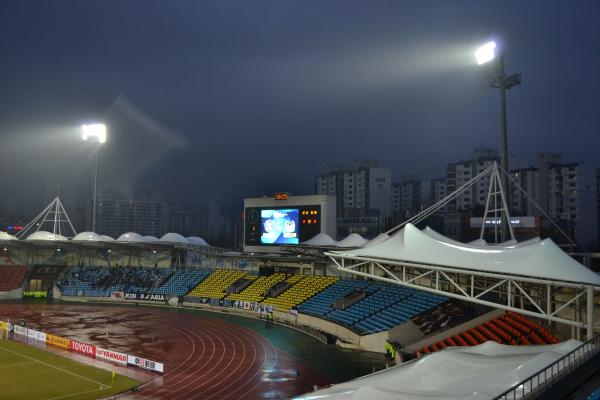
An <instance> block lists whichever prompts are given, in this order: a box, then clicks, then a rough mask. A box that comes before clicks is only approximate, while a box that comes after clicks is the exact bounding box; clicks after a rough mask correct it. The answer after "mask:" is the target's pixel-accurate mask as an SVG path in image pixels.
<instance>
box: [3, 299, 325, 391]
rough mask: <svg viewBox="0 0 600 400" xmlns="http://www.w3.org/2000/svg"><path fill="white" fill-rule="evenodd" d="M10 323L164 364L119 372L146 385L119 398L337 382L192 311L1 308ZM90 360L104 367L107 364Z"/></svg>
mask: <svg viewBox="0 0 600 400" xmlns="http://www.w3.org/2000/svg"><path fill="white" fill-rule="evenodd" d="M7 318H10V319H11V321H13V322H15V321H16V322H18V321H19V320H25V321H26V322H27V323H28V325H35V326H36V327H39V328H41V329H43V330H44V331H46V332H49V333H53V334H56V335H60V336H64V337H69V338H72V339H77V340H79V341H82V342H88V343H91V344H95V345H99V346H102V347H107V348H110V349H113V350H117V351H122V352H125V353H129V354H135V355H138V356H142V357H145V358H149V359H152V360H155V361H160V362H164V364H165V374H164V375H157V374H150V373H146V372H142V371H140V370H139V369H137V368H133V367H129V368H118V370H117V371H118V372H119V373H125V374H127V375H129V376H132V377H134V378H137V379H140V380H142V381H145V383H144V384H143V385H142V386H141V387H140V388H139V389H138V390H137V391H136V392H132V393H128V394H124V395H121V396H119V397H118V398H119V399H287V398H290V397H292V396H295V395H298V394H301V393H305V392H308V391H311V390H312V388H313V385H319V386H322V385H326V384H330V383H333V380H332V378H330V377H328V376H327V375H325V374H323V373H321V372H319V371H317V370H316V369H314V368H313V367H311V366H309V365H307V364H306V363H304V362H302V361H299V360H297V359H295V358H294V357H292V356H291V355H290V354H288V353H286V352H284V351H282V350H280V349H278V348H277V347H275V346H274V345H273V344H272V343H271V341H269V340H268V339H267V338H266V337H264V336H263V335H261V334H259V333H258V332H256V331H255V330H253V329H249V328H247V327H245V326H242V325H239V324H236V323H233V322H230V321H225V320H222V319H217V318H211V317H209V316H204V315H198V314H195V313H190V312H172V311H166V310H162V309H158V308H156V309H154V308H151V307H135V306H132V307H115V306H105V305H70V304H64V305H63V304H3V303H0V319H4V320H5V319H7ZM55 351H56V352H57V353H59V354H63V355H68V354H70V353H68V352H65V351H60V350H55ZM72 357H74V358H77V359H83V358H84V357H82V356H75V355H73V356H72ZM85 361H86V362H87V363H94V364H95V365H98V366H103V367H105V368H106V365H108V364H105V363H102V362H98V361H95V360H91V359H87V360H85ZM102 364H104V365H102ZM110 368H111V369H113V367H112V366H110Z"/></svg>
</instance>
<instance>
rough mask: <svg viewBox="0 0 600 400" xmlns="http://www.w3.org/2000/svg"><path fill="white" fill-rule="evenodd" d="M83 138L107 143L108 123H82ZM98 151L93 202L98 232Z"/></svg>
mask: <svg viewBox="0 0 600 400" xmlns="http://www.w3.org/2000/svg"><path fill="white" fill-rule="evenodd" d="M81 131H82V133H81V138H82V139H83V140H88V139H89V138H96V139H98V143H100V144H102V143H106V125H104V124H86V125H81ZM98 151H99V146H98V148H97V149H96V168H95V170H94V201H93V203H92V207H93V210H92V232H96V197H97V196H96V190H97V186H98Z"/></svg>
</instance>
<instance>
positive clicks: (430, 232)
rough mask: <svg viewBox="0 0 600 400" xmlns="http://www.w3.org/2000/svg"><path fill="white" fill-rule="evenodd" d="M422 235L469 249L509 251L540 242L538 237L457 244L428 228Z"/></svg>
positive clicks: (481, 240)
mask: <svg viewBox="0 0 600 400" xmlns="http://www.w3.org/2000/svg"><path fill="white" fill-rule="evenodd" d="M423 233H425V234H426V235H427V236H431V237H432V238H434V239H436V240H439V241H441V242H446V243H451V244H456V245H460V246H471V247H486V248H499V249H511V248H514V247H522V246H529V245H530V244H533V243H537V242H539V241H540V238H539V237H534V238H532V239H529V240H524V241H522V242H517V241H516V240H515V239H510V240H507V241H505V242H502V243H487V242H486V241H485V240H484V239H476V240H473V241H471V242H468V243H462V242H458V241H456V240H454V239H450V238H449V237H447V236H444V235H442V234H441V233H439V232H437V231H435V230H433V229H431V228H430V227H428V226H427V227H425V229H423Z"/></svg>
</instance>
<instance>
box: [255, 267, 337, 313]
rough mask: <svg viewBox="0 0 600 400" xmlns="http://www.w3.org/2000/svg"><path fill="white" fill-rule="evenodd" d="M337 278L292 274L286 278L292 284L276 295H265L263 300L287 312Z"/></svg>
mask: <svg viewBox="0 0 600 400" xmlns="http://www.w3.org/2000/svg"><path fill="white" fill-rule="evenodd" d="M338 279H339V278H337V277H333V276H302V275H293V276H292V277H290V278H288V279H286V282H288V283H290V284H292V286H291V287H290V288H289V289H287V290H286V291H285V292H283V293H281V294H280V295H279V296H277V297H267V298H266V299H265V300H264V301H263V302H264V303H265V304H268V305H271V306H273V307H274V308H275V309H276V310H278V311H284V312H287V311H289V310H290V309H292V308H293V307H296V306H297V305H298V304H300V303H302V302H304V301H305V300H307V299H308V298H310V297H312V296H314V295H315V294H317V293H319V292H320V291H321V290H323V289H325V288H326V287H328V286H330V285H332V284H334V283H335V282H336V281H337V280H338Z"/></svg>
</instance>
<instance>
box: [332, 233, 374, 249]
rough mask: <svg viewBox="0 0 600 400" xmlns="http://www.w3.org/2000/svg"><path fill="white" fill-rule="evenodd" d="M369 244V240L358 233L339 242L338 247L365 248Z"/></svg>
mask: <svg viewBox="0 0 600 400" xmlns="http://www.w3.org/2000/svg"><path fill="white" fill-rule="evenodd" d="M367 243H368V240H367V239H365V238H364V237H362V236H360V235H359V234H358V233H351V234H349V235H348V236H346V237H345V238H344V239H342V240H340V241H339V242H337V243H336V244H335V245H336V246H337V247H363V246H364V245H365V244H367Z"/></svg>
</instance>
